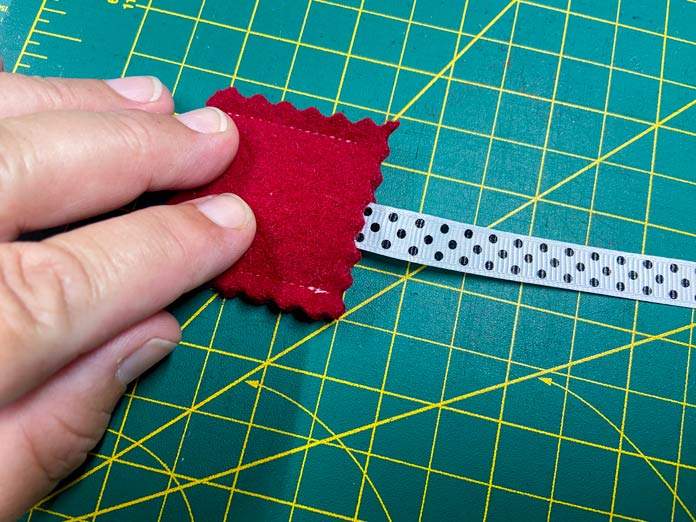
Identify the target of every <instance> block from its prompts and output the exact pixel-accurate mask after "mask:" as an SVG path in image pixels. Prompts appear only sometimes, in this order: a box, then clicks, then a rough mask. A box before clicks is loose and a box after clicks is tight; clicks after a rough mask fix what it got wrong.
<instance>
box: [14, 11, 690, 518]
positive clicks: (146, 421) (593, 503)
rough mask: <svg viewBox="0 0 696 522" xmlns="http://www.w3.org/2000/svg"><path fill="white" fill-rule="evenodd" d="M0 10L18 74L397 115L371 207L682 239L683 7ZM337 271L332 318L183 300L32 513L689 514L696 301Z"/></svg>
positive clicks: (585, 237)
mask: <svg viewBox="0 0 696 522" xmlns="http://www.w3.org/2000/svg"><path fill="white" fill-rule="evenodd" d="M0 21H1V22H2V24H1V25H0V38H1V43H0V45H1V48H2V51H3V53H4V55H5V61H6V65H7V66H8V68H10V69H11V68H12V66H13V65H14V66H15V69H16V70H17V71H18V72H22V73H27V74H41V75H64V76H98V77H110V76H111V77H113V76H119V75H121V74H131V75H133V74H155V75H158V76H159V77H161V78H162V79H163V80H164V81H165V82H166V83H167V84H168V85H169V86H170V87H171V88H172V90H173V91H174V93H175V98H176V101H177V109H178V110H179V111H185V110H189V109H193V108H195V107H198V106H200V105H201V104H203V103H204V101H205V100H206V98H207V97H208V96H209V95H210V94H211V93H212V92H213V91H215V90H216V89H219V88H223V87H227V86H229V85H235V86H236V87H238V88H239V89H240V90H241V91H242V92H244V93H246V94H252V93H263V94H265V95H267V96H268V97H269V98H270V99H272V100H281V99H287V100H289V101H291V102H293V103H295V104H296V105H298V106H300V107H308V106H317V107H318V108H319V109H320V110H322V111H323V112H324V113H326V114H330V113H332V112H334V111H344V112H346V113H347V114H348V115H349V116H350V117H351V118H354V119H358V118H363V117H372V118H374V119H376V120H378V121H384V120H385V119H386V118H389V117H393V116H394V115H396V114H399V113H400V112H402V109H404V108H408V109H407V110H406V111H405V114H404V115H403V118H401V121H402V126H401V128H400V130H399V131H398V132H397V134H396V135H395V136H394V137H393V140H392V145H393V152H392V155H391V157H390V158H389V159H388V161H387V163H386V165H385V166H384V175H385V181H384V184H383V186H382V187H381V188H380V190H379V192H378V201H379V202H380V203H383V204H388V205H394V206H400V207H404V208H408V209H412V210H423V211H425V212H428V213H433V214H437V215H440V216H442V217H446V218H453V219H457V220H463V221H468V222H476V223H478V224H482V225H490V224H493V223H495V224H496V225H497V226H499V227H500V228H502V229H505V230H511V231H516V232H518V233H532V234H536V235H540V236H544V237H550V238H555V239H562V240H567V241H575V242H580V243H585V242H587V243H590V244H595V245H598V246H603V247H608V248H614V249H625V250H630V251H634V252H642V251H644V252H647V253H652V254H655V255H665V256H676V257H683V258H690V259H692V260H693V259H696V216H695V215H694V208H695V207H696V205H695V204H694V202H696V170H694V165H695V164H696V109H693V108H692V109H689V108H688V107H687V105H688V104H689V103H691V102H692V101H693V100H694V99H695V98H696V3H694V2H692V1H687V0H539V1H538V2H531V1H519V2H518V1H516V0H513V2H512V3H510V4H508V3H507V0H419V1H416V0H337V1H335V2H334V1H329V0H236V1H230V0H149V1H148V0H14V1H13V0H9V1H8V0H0ZM492 21H493V23H491V22H492ZM465 49H466V52H463V51H464V50H465ZM458 55H461V56H459V59H458V60H456V62H455V61H451V60H453V58H454V57H457V56H458ZM448 62H449V63H450V64H453V67H449V68H445V69H443V67H445V66H446V65H447V64H448ZM427 85H430V86H429V88H428V89H427V90H425V91H422V89H423V88H424V87H425V86H427ZM0 95H1V94H0ZM414 100H415V101H414ZM411 102H413V103H411ZM664 119H666V121H662V120H664ZM644 131H646V132H644ZM641 133H643V135H642V137H641V138H639V139H635V138H636V136H639V135H641ZM617 148H618V150H617V151H616V152H615V153H614V154H612V155H610V156H609V157H603V155H605V154H606V153H607V152H608V151H611V150H613V149H617ZM598 158H602V161H595V163H596V164H597V165H596V166H593V168H590V169H585V171H583V172H582V173H581V174H579V175H576V174H577V173H578V172H579V171H581V169H583V168H584V167H586V166H588V165H590V164H592V162H593V161H594V160H597V159H598ZM525 204H526V206H524V208H522V209H521V210H519V209H520V207H521V206H523V205H525ZM516 210H519V211H516ZM503 218H504V219H503ZM354 276H355V284H354V285H353V287H352V288H351V289H350V291H349V292H348V293H347V295H346V300H347V304H348V308H349V311H348V313H347V314H346V315H345V316H344V317H343V318H342V319H341V320H339V321H337V322H334V323H331V324H319V323H315V324H306V323H302V322H298V321H297V320H296V319H294V318H293V317H292V316H288V315H279V314H276V313H274V312H272V311H270V310H269V309H267V308H264V307H255V306H250V305H247V304H244V303H243V302H241V301H239V300H232V301H225V300H222V299H220V298H218V297H216V296H214V295H213V294H212V293H211V292H210V291H206V290H201V291H199V292H196V293H194V294H193V295H191V296H189V297H188V298H187V299H185V300H184V301H183V302H182V303H181V304H179V305H178V306H177V308H176V315H177V316H178V317H179V318H180V319H181V321H182V323H183V325H184V342H182V346H181V347H180V348H179V349H178V351H177V352H176V353H175V354H174V355H173V356H172V357H171V358H169V359H168V360H167V361H166V362H165V363H164V364H162V365H161V366H160V367H159V368H157V369H156V370H155V371H154V372H152V373H151V374H150V375H149V376H147V378H144V379H141V380H140V382H138V383H137V385H136V386H135V387H134V388H133V389H132V390H130V391H129V393H128V394H127V396H126V398H125V400H123V401H122V402H121V404H120V406H119V407H118V410H117V412H116V414H115V416H114V418H113V421H112V423H111V426H110V429H109V433H108V434H107V436H106V437H105V439H104V441H103V442H102V443H101V444H100V445H99V447H98V448H96V450H95V451H94V453H93V454H92V456H91V457H90V459H89V461H88V462H87V463H86V465H85V466H84V467H83V468H82V469H81V470H80V471H79V472H78V473H77V474H76V475H75V476H74V477H72V478H71V479H70V480H69V481H67V482H66V483H65V484H64V485H62V486H61V487H60V488H59V490H58V493H57V494H54V495H52V496H51V497H49V499H47V500H45V501H43V502H42V503H40V504H39V505H38V507H36V508H35V509H34V510H33V511H32V512H31V513H30V514H29V515H28V516H27V520H31V521H32V522H39V521H45V520H46V521H48V520H50V521H60V520H80V521H92V520H100V521H107V520H119V521H141V520H162V521H186V520H198V521H218V520H263V521H275V520H294V521H314V520H371V521H372V520H376V521H381V520H388V519H392V520H398V521H410V520H421V519H422V520H430V521H440V520H489V521H501V520H554V521H595V520H596V521H600V520H657V521H663V520H678V521H684V520H693V517H692V515H691V513H696V382H695V381H696V369H695V368H696V361H692V351H693V350H692V330H691V328H690V326H693V323H694V319H695V318H694V313H693V312H691V311H689V310H683V309H674V308H667V307H662V306H657V305H650V304H640V305H638V304H636V303H633V302H630V301H624V300H615V299H611V298H604V297H598V296H592V295H578V294H576V293H571V292H562V291H555V290H550V289H543V288H536V287H531V286H523V285H519V284H513V283H506V282H496V281H491V280H486V279H480V278H476V277H462V276H461V275H456V274H449V273H445V272H441V271H437V270H431V269H427V270H419V267H416V266H409V265H406V264H404V263H400V262H391V261H389V260H385V259H381V258H378V257H373V256H367V257H366V258H365V259H363V261H362V262H361V263H360V264H359V265H358V266H357V267H356V268H355V270H354ZM133 299H138V296H136V295H134V296H133Z"/></svg>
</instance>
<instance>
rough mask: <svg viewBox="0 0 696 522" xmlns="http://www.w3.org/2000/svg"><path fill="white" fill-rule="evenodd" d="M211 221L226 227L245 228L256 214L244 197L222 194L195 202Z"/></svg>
mask: <svg viewBox="0 0 696 522" xmlns="http://www.w3.org/2000/svg"><path fill="white" fill-rule="evenodd" d="M193 204H194V205H196V207H197V208H198V210H200V211H201V213H203V215H205V217H207V218H208V219H209V220H210V221H212V222H213V223H215V224H216V225H219V226H221V227H225V228H238V229H241V228H245V227H246V226H247V225H248V224H249V222H250V221H251V220H252V219H253V217H254V214H253V212H252V211H251V209H250V208H249V205H247V204H246V203H245V202H244V200H242V198H240V197H239V196H237V195H235V194H220V195H219V196H213V197H208V198H202V199H199V200H198V201H194V202H193Z"/></svg>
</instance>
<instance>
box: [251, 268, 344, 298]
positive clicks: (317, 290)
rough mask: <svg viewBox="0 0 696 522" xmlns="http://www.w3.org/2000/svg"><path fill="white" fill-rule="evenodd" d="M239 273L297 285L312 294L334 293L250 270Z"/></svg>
mask: <svg viewBox="0 0 696 522" xmlns="http://www.w3.org/2000/svg"><path fill="white" fill-rule="evenodd" d="M239 274H240V275H250V276H254V277H258V278H260V279H267V280H269V281H271V282H272V283H282V284H284V285H292V286H296V287H298V288H303V289H305V290H309V291H310V292H312V293H314V294H322V295H331V294H333V293H334V292H333V291H330V290H322V289H321V288H317V287H314V286H307V285H301V284H299V283H292V282H290V281H285V280H282V279H273V278H271V277H268V276H264V275H261V274H253V273H251V272H239Z"/></svg>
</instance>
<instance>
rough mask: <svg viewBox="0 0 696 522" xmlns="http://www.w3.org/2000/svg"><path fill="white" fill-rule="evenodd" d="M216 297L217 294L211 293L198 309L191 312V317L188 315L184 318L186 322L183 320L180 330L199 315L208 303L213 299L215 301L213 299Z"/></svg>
mask: <svg viewBox="0 0 696 522" xmlns="http://www.w3.org/2000/svg"><path fill="white" fill-rule="evenodd" d="M217 298H218V294H213V295H212V296H211V297H210V299H208V300H207V301H206V302H205V303H203V305H202V306H201V307H200V308H199V309H198V310H196V311H195V312H193V314H192V315H191V317H189V318H188V319H186V322H185V323H184V324H182V325H181V331H182V332H183V331H184V330H186V328H187V327H188V325H190V324H191V323H192V322H193V320H194V319H195V318H196V317H198V316H199V315H201V314H202V313H203V311H204V310H205V309H206V308H208V307H209V306H210V304H211V303H212V302H213V301H215V299H217Z"/></svg>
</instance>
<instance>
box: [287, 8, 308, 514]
mask: <svg viewBox="0 0 696 522" xmlns="http://www.w3.org/2000/svg"><path fill="white" fill-rule="evenodd" d="M311 9H312V0H307V9H305V13H304V17H303V18H302V25H301V26H300V34H298V35H297V43H296V44H295V50H294V51H293V52H292V60H291V61H290V67H288V75H287V76H286V78H285V85H283V92H282V94H281V97H280V99H281V101H285V98H286V97H287V95H288V89H289V87H290V80H291V79H292V74H293V73H294V72H295V63H296V62H297V55H298V54H299V52H300V42H302V38H303V37H304V32H305V27H307V19H308V18H309V11H310V10H311ZM290 518H292V512H290Z"/></svg>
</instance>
